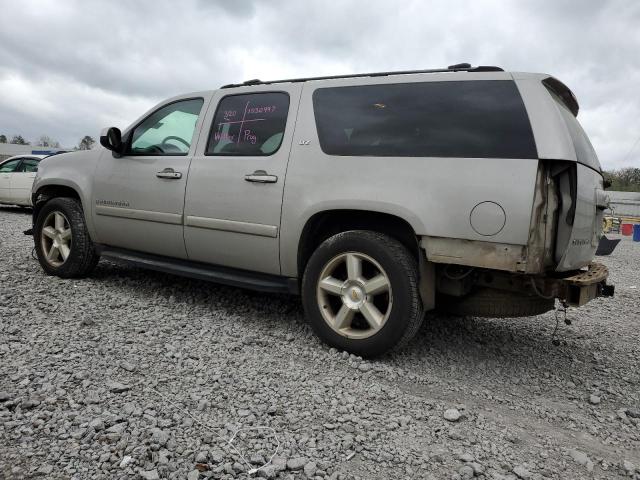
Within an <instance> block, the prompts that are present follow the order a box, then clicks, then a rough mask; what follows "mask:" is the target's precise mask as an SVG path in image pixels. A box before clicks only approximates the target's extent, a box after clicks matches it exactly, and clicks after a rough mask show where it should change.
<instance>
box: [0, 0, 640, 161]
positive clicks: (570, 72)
mask: <svg viewBox="0 0 640 480" xmlns="http://www.w3.org/2000/svg"><path fill="white" fill-rule="evenodd" d="M0 11H2V13H3V22H2V28H0V88H1V90H0V132H2V133H5V132H6V133H8V134H13V133H22V134H23V135H24V136H26V137H28V138H30V139H35V138H37V137H39V136H40V135H42V134H47V135H50V136H52V137H54V138H57V139H58V140H59V141H60V142H61V143H62V144H63V145H66V146H72V145H75V144H77V142H78V140H79V139H80V138H81V137H82V136H84V135H86V134H90V135H93V136H96V135H97V134H98V132H99V130H100V129H101V128H102V127H103V126H107V125H110V124H112V123H113V124H116V125H118V126H121V127H124V126H126V124H128V123H129V122H131V121H133V120H134V119H135V118H137V117H138V116H139V115H140V114H141V113H143V112H144V111H145V110H147V109H148V108H150V107H151V106H152V105H154V104H155V103H156V102H158V101H160V100H162V99H163V98H166V97H169V96H173V95H175V94H178V93H183V92H188V91H195V90H205V89H214V88H217V87H218V86H220V85H223V84H225V83H231V82H238V81H242V80H246V79H249V78H261V79H273V78H287V77H296V76H313V75H324V74H328V75H330V74H342V73H355V72H363V71H365V72H366V71H380V70H394V69H416V68H430V67H441V66H446V65H450V64H452V63H458V62H462V61H469V62H470V63H472V64H476V65H477V64H488V65H500V66H503V67H504V68H505V69H508V70H517V71H542V72H546V73H550V74H553V75H554V76H556V77H558V78H559V79H561V80H562V81H563V82H565V83H566V84H567V85H569V86H570V87H571V88H572V90H573V91H574V92H575V94H576V96H577V97H578V100H579V102H580V105H581V112H580V116H579V119H580V120H581V122H582V123H583V125H584V127H585V129H586V130H587V133H588V134H589V135H590V138H591V139H592V141H593V144H594V146H595V148H596V151H597V152H598V154H599V156H600V159H601V162H602V163H603V165H604V166H605V168H618V167H623V166H628V165H638V164H640V161H639V160H640V147H637V149H636V151H635V153H632V154H631V155H630V156H629V157H628V158H626V157H627V153H628V151H629V149H630V148H631V146H632V145H633V143H634V142H635V140H636V138H637V137H638V135H640V96H638V95H637V92H636V90H637V85H640V60H639V58H640V57H638V55H637V51H638V50H639V47H640V29H638V28H636V26H637V25H638V24H640V3H638V2H634V1H633V0H628V1H612V2H601V1H599V0H588V1H583V2H574V1H569V0H556V1H554V2H548V1H546V0H532V1H529V2H504V1H498V0H488V1H467V2H462V3H456V8H452V4H451V2H449V1H442V0H440V1H431V2H422V1H418V0H414V1H405V2H402V3H393V2H388V1H383V0H368V1H366V2H365V1H357V0H342V1H340V2H332V3H327V2H321V1H319V0H309V1H304V2H300V1H296V0H276V1H270V2H259V1H257V0H242V1H236V2H223V1H218V0H216V1H213V0H183V1H181V2H171V1H170V0H155V1H154V0H145V1H136V2H127V3H124V2H109V1H97V0H95V1H79V0H68V1H65V2H59V1H48V0H39V1H35V0H23V1H21V2H19V3H18V2H13V1H9V0H0Z"/></svg>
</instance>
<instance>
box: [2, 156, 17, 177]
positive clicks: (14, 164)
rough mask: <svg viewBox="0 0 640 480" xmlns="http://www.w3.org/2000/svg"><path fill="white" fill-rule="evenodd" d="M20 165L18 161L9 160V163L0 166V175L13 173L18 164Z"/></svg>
mask: <svg viewBox="0 0 640 480" xmlns="http://www.w3.org/2000/svg"><path fill="white" fill-rule="evenodd" d="M19 163H20V159H19V158H18V159H16V160H11V161H9V162H6V163H3V164H2V165H1V166H0V173H9V172H15V171H16V168H18V164H19Z"/></svg>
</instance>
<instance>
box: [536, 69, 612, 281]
mask: <svg viewBox="0 0 640 480" xmlns="http://www.w3.org/2000/svg"><path fill="white" fill-rule="evenodd" d="M543 84H544V85H545V87H546V88H547V90H548V91H549V92H550V94H551V96H552V97H553V99H554V100H555V105H556V107H557V110H558V112H559V114H560V116H561V117H562V120H563V122H562V123H563V124H564V125H565V126H566V131H567V133H568V135H569V137H570V138H571V142H572V144H573V148H574V150H575V157H576V161H572V160H571V161H570V160H569V159H566V160H560V161H558V162H554V164H553V167H552V170H551V176H552V178H553V179H554V183H555V185H556V189H557V192H556V193H557V196H558V201H559V202H558V203H559V205H558V214H557V216H556V222H557V223H556V244H555V249H554V260H555V262H554V263H555V264H556V270H557V271H560V272H564V271H569V270H577V269H579V268H582V267H585V266H586V265H588V264H589V263H590V262H591V261H592V260H593V258H594V255H595V252H596V249H597V248H598V243H599V241H600V236H601V234H602V217H603V211H604V209H605V208H606V206H607V205H608V196H607V195H606V193H605V192H604V189H603V177H602V173H601V171H602V169H601V167H600V162H599V161H598V157H597V155H596V152H595V150H594V149H593V146H592V145H591V142H590V141H589V139H588V137H587V135H586V133H585V132H584V130H583V129H582V127H581V125H580V123H579V122H578V120H577V118H576V116H577V114H578V103H577V101H576V99H575V97H574V95H573V93H571V91H570V90H569V89H568V88H567V87H566V86H565V85H564V84H562V83H561V82H560V81H558V80H556V79H554V78H553V77H549V78H547V79H545V80H543Z"/></svg>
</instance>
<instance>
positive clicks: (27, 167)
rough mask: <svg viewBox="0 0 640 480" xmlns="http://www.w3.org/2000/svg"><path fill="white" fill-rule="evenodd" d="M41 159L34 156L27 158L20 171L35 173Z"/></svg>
mask: <svg viewBox="0 0 640 480" xmlns="http://www.w3.org/2000/svg"><path fill="white" fill-rule="evenodd" d="M38 163H40V161H39V160H36V159H34V158H25V159H24V160H23V161H22V164H21V165H20V171H21V172H26V173H33V172H37V171H38Z"/></svg>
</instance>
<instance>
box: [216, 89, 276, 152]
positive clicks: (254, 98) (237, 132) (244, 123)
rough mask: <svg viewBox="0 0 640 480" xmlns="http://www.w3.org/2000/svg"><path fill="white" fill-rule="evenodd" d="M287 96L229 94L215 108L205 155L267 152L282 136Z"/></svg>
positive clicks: (273, 149) (272, 93) (274, 147)
mask: <svg viewBox="0 0 640 480" xmlns="http://www.w3.org/2000/svg"><path fill="white" fill-rule="evenodd" d="M288 111H289V95H288V94H286V93H282V92H270V93H252V94H243V95H229V96H228V97H224V98H223V99H222V100H220V103H219V104H218V108H217V110H216V114H215V117H214V119H213V124H212V125H211V133H210V136H209V143H208V145H207V155H251V156H259V155H271V154H273V153H275V152H276V151H277V150H278V148H280V144H281V143H282V137H283V136H284V130H285V126H286V124H287V113H288Z"/></svg>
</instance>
